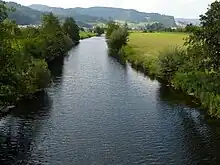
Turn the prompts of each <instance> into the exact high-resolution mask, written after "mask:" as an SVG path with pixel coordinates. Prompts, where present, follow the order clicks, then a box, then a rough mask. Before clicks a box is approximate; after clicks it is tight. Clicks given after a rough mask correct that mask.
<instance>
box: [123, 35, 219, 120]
mask: <svg viewBox="0 0 220 165" xmlns="http://www.w3.org/2000/svg"><path fill="white" fill-rule="evenodd" d="M187 36H188V35H187V34H184V33H131V34H130V37H129V42H128V45H127V46H125V47H124V48H123V49H124V51H125V59H126V60H128V61H129V62H130V63H131V64H132V66H133V67H135V68H136V69H139V70H141V71H143V72H145V73H147V74H148V75H149V76H150V77H153V78H159V79H162V80H166V82H168V83H169V84H170V85H172V86H173V87H174V88H175V89H178V90H182V91H184V92H187V93H188V94H189V95H192V96H194V97H196V98H198V99H199V100H200V101H201V104H202V106H203V107H205V108H207V109H208V113H209V115H210V116H213V117H216V118H220V95H219V94H218V91H219V89H220V87H219V85H218V84H219V83H218V77H219V75H218V73H217V72H215V71H213V70H211V69H210V68H209V69H208V68H207V69H206V68H204V69H203V68H202V67H204V65H202V64H200V63H202V62H203V58H204V57H202V56H201V55H200V53H201V52H199V51H200V49H198V50H197V49H195V48H197V47H193V48H190V47H189V46H188V47H185V46H183V44H184V42H185V41H184V40H183V39H184V38H186V37H187ZM187 48H188V51H187ZM189 48H190V50H191V51H189ZM195 50H197V51H198V52H194V51H195ZM201 54H202V53H201Z"/></svg>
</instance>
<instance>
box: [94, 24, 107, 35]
mask: <svg viewBox="0 0 220 165" xmlns="http://www.w3.org/2000/svg"><path fill="white" fill-rule="evenodd" d="M94 32H95V33H97V35H98V36H101V35H102V34H103V33H104V32H105V30H104V28H101V27H100V26H96V27H95V30H94Z"/></svg>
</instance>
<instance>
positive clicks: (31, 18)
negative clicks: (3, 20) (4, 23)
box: [6, 2, 43, 25]
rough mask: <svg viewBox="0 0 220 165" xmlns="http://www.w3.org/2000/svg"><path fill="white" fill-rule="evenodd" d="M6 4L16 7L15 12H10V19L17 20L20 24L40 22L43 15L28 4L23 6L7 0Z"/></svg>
mask: <svg viewBox="0 0 220 165" xmlns="http://www.w3.org/2000/svg"><path fill="white" fill-rule="evenodd" d="M6 6H7V7H9V8H14V9H16V10H15V11H13V12H9V13H8V14H9V19H12V20H15V21H16V23H17V24H19V25H28V24H39V23H40V19H41V16H42V14H43V13H42V12H40V11H37V10H34V9H31V8H29V7H26V6H22V5H20V4H17V3H15V2H6Z"/></svg>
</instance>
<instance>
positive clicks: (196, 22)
mask: <svg viewBox="0 0 220 165" xmlns="http://www.w3.org/2000/svg"><path fill="white" fill-rule="evenodd" d="M175 20H176V23H177V24H180V25H182V26H184V25H185V26H186V25H187V24H190V23H191V24H193V25H197V26H198V25H199V24H200V20H199V19H197V18H195V19H189V18H175Z"/></svg>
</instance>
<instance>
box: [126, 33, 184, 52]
mask: <svg viewBox="0 0 220 165" xmlns="http://www.w3.org/2000/svg"><path fill="white" fill-rule="evenodd" d="M187 36H188V35H187V34H185V33H165V32H162V33H138V32H135V33H130V36H129V42H128V45H130V46H131V47H132V49H133V50H134V51H135V52H137V53H139V54H140V55H154V56H157V55H159V54H160V52H161V51H164V50H165V49H168V48H169V47H175V46H183V44H184V38H186V37H187Z"/></svg>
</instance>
